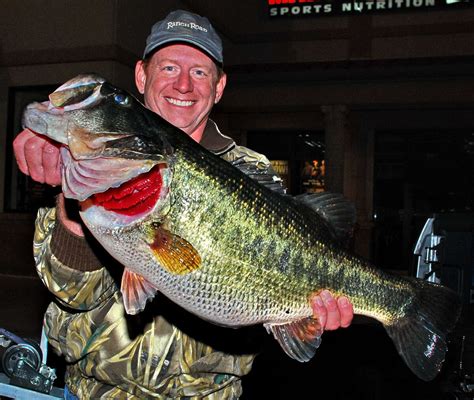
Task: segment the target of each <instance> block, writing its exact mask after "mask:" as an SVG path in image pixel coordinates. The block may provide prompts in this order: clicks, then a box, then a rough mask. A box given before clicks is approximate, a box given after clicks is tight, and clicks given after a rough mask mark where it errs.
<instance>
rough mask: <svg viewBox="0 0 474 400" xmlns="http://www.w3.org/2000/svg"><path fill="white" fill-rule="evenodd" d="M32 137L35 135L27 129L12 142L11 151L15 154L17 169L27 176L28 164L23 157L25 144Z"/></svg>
mask: <svg viewBox="0 0 474 400" xmlns="http://www.w3.org/2000/svg"><path fill="white" fill-rule="evenodd" d="M34 136H35V134H34V133H33V132H31V131H30V130H29V129H25V130H23V131H22V132H21V133H20V134H18V136H17V137H16V138H15V140H14V141H13V151H14V153H15V158H16V162H17V164H18V168H19V169H20V171H21V172H23V173H24V174H25V175H29V172H28V163H27V162H26V156H25V143H26V142H27V141H28V140H29V139H31V138H32V137H34Z"/></svg>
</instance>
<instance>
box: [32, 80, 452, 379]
mask: <svg viewBox="0 0 474 400" xmlns="http://www.w3.org/2000/svg"><path fill="white" fill-rule="evenodd" d="M50 100H51V101H50V102H46V103H42V104H39V103H34V104H32V105H30V106H28V107H27V109H26V111H25V113H24V125H25V126H26V127H28V128H30V129H32V130H34V131H36V132H37V133H40V134H44V135H47V136H48V137H50V138H51V139H53V140H56V141H58V142H60V143H62V144H63V145H64V146H63V149H62V157H63V165H64V168H63V192H64V194H65V195H66V196H67V197H70V198H72V199H76V200H79V201H80V202H81V207H82V211H81V213H80V214H81V217H82V219H83V221H84V223H85V224H86V226H87V227H88V228H89V230H90V231H91V232H92V234H93V235H94V236H95V237H96V239H97V240H98V241H99V242H100V243H101V244H102V246H103V247H104V248H105V249H106V250H107V251H108V252H109V253H110V254H111V255H112V256H114V257H115V258H116V259H117V260H119V261H120V262H121V263H122V264H123V265H124V266H125V269H124V273H123V278H122V288H121V290H122V293H123V301H124V306H125V309H126V310H127V312H129V313H137V312H139V311H141V310H142V309H143V307H145V304H146V302H147V300H148V299H150V298H152V297H153V296H154V293H155V292H156V290H160V291H161V292H162V293H164V294H165V295H166V296H168V297H169V298H170V299H171V300H173V301H174V302H176V303H177V304H179V305H181V306H182V307H184V308H185V309H187V310H189V311H190V312H193V313H194V314H196V315H198V316H200V317H202V318H204V319H206V320H208V321H211V322H213V323H216V324H220V325H225V326H231V327H240V326H244V325H251V324H257V323H263V324H264V326H265V327H266V328H267V330H268V331H269V332H271V333H272V334H273V336H274V337H275V339H276V340H278V342H279V344H280V345H281V347H282V349H283V350H284V351H285V352H286V353H287V354H288V355H289V356H290V357H292V358H294V359H296V360H298V361H308V360H309V359H311V358H312V357H313V355H314V354H315V352H316V349H317V347H318V346H319V344H320V336H321V334H322V332H321V330H320V327H319V321H318V319H317V316H313V314H312V308H311V305H310V297H311V296H312V295H313V294H315V293H318V292H319V291H320V290H322V289H329V290H330V291H331V292H332V293H333V294H334V295H335V296H339V295H345V296H347V297H348V298H349V299H350V301H351V303H352V304H353V306H354V311H355V313H357V314H362V315H366V316H370V317H373V318H375V319H377V320H378V321H380V322H381V323H382V324H383V325H384V327H385V329H386V331H387V333H388V334H389V336H390V337H391V338H392V340H393V342H394V344H395V347H396V348H397V350H398V352H399V354H400V355H401V356H402V358H403V359H404V360H405V362H406V363H407V365H408V366H409V367H410V368H411V370H412V371H413V372H414V373H415V374H416V375H417V376H418V377H420V378H421V379H424V380H430V379H433V378H434V377H435V376H436V374H437V373H438V372H439V371H440V369H441V365H442V363H443V360H444V357H445V353H446V349H447V343H446V341H447V335H448V333H449V332H450V331H451V330H452V329H453V327H454V325H455V323H456V321H457V318H458V316H459V313H460V300H459V296H458V295H457V294H456V293H454V292H453V291H451V290H449V289H447V288H444V287H442V286H440V285H435V284H431V283H428V282H424V281H421V280H417V279H414V278H408V277H401V276H396V275H391V274H388V273H386V272H383V271H381V270H379V269H376V268H374V267H373V266H372V265H370V264H369V263H368V262H366V261H365V260H363V259H361V258H360V257H357V256H356V255H354V254H352V253H351V252H349V251H347V250H346V249H345V248H344V247H343V246H341V244H340V242H339V236H340V234H341V232H344V231H345V230H347V225H344V220H345V217H344V216H345V215H346V206H345V205H344V204H345V203H344V202H341V200H340V197H338V196H335V195H332V194H324V193H323V194H322V195H317V196H309V197H303V198H292V197H291V196H283V195H281V194H278V193H275V192H273V191H271V190H270V189H268V188H267V187H264V186H263V185H261V184H260V183H258V182H256V181H255V180H253V179H251V178H249V177H248V176H247V175H245V174H244V173H243V172H242V171H240V170H238V169H237V168H236V167H234V166H233V165H230V164H229V163H228V162H227V161H224V160H223V159H221V158H219V157H217V156H215V155H213V154H211V153H210V152H208V151H207V150H205V149H204V148H202V147H201V146H200V145H199V144H197V143H195V142H194V141H193V140H192V139H191V138H189V137H188V136H187V135H186V134H185V133H183V132H181V131H180V130H178V129H176V128H174V127H173V126H171V125H170V124H168V123H167V122H166V121H164V120H163V119H161V118H160V117H158V116H157V115H156V114H154V113H152V112H151V111H149V110H147V109H145V108H144V107H143V106H142V105H141V104H140V103H139V102H138V101H137V100H136V99H134V98H133V97H132V96H130V95H129V94H128V93H126V92H124V91H122V90H121V89H119V88H116V87H114V86H113V85H111V84H110V83H108V82H106V81H105V80H104V79H103V78H101V77H97V76H95V75H82V76H78V77H76V78H74V79H72V80H71V81H69V82H66V83H65V84H64V85H62V86H61V87H60V88H58V89H57V90H56V91H55V92H54V93H52V94H51V96H50ZM104 132H105V133H104ZM236 165H237V164H236ZM135 180H136V182H135ZM127 185H132V186H131V187H129V186H127ZM134 185H136V186H134ZM142 187H143V188H145V189H142ZM102 192H104V195H102V196H100V195H99V193H102ZM114 196H115V197H114ZM114 198H117V199H121V201H118V202H117V201H115V200H113V199H114ZM121 202H123V203H124V204H127V207H125V206H123V209H121V208H120V204H121ZM427 349H429V351H427Z"/></svg>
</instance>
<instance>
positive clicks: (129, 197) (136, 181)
mask: <svg viewBox="0 0 474 400" xmlns="http://www.w3.org/2000/svg"><path fill="white" fill-rule="evenodd" d="M166 169H167V167H166V165H165V164H159V165H156V166H155V167H153V168H152V169H151V170H150V171H148V172H145V173H143V174H140V175H138V176H137V177H135V178H133V179H131V180H129V181H127V182H124V183H123V184H121V185H120V186H119V187H116V188H110V189H108V190H106V191H105V192H102V193H96V194H93V195H92V196H91V197H89V199H88V204H90V205H94V206H97V207H102V208H104V209H105V210H106V211H110V212H114V213H117V214H122V215H126V216H141V215H144V214H147V213H148V212H151V211H152V210H153V209H154V208H155V206H156V204H157V203H158V201H159V199H160V196H161V195H162V194H163V190H162V189H163V188H164V179H163V178H164V177H163V174H166V171H165V170H166Z"/></svg>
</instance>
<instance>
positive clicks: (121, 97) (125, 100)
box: [114, 93, 130, 106]
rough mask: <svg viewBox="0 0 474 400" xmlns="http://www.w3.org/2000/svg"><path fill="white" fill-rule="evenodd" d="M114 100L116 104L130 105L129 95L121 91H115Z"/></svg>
mask: <svg viewBox="0 0 474 400" xmlns="http://www.w3.org/2000/svg"><path fill="white" fill-rule="evenodd" d="M114 101H115V103H116V104H118V105H120V106H128V105H130V97H128V96H127V95H126V94H123V93H116V94H114Z"/></svg>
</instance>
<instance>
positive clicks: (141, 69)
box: [135, 60, 146, 94]
mask: <svg viewBox="0 0 474 400" xmlns="http://www.w3.org/2000/svg"><path fill="white" fill-rule="evenodd" d="M145 67H146V66H145V63H144V62H143V60H139V61H137V63H136V65H135V85H136V86H137V89H138V91H139V92H140V93H141V94H143V93H145V84H146V71H145Z"/></svg>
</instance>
